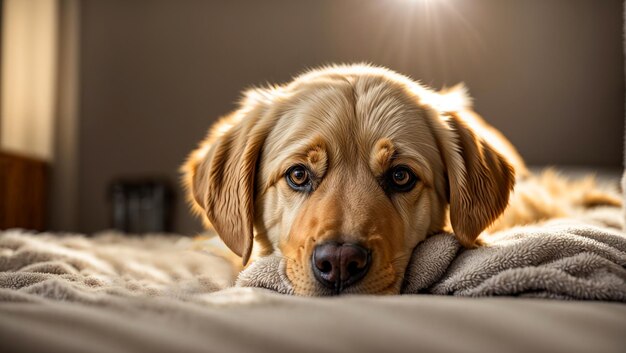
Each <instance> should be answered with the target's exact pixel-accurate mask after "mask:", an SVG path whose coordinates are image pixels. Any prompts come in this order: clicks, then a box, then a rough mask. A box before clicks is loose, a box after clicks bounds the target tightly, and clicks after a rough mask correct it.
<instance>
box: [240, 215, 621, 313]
mask: <svg viewBox="0 0 626 353" xmlns="http://www.w3.org/2000/svg"><path fill="white" fill-rule="evenodd" d="M586 217H587V219H586V222H584V221H582V220H558V221H554V222H549V223H547V224H543V225H541V226H526V227H518V228H515V229H511V230H507V231H503V232H500V233H498V234H495V235H494V236H493V237H492V238H491V239H490V244H489V245H488V246H485V247H481V248H478V249H472V250H461V245H460V244H459V243H458V241H457V240H456V238H455V237H454V236H453V235H451V234H438V235H435V236H432V237H430V238H428V239H426V241H424V242H422V243H421V244H420V245H418V246H417V248H416V249H415V251H414V253H413V257H412V260H411V262H410V264H409V266H408V270H407V273H406V274H405V283H404V288H403V290H402V292H403V293H404V294H418V293H428V294H440V295H450V294H451V295H457V296H471V297H479V296H496V295H508V296H523V297H539V298H553V299H579V300H610V301H621V302H624V301H626V268H625V267H626V236H624V234H623V233H622V232H621V231H620V230H619V229H621V214H620V212H619V210H616V209H604V210H595V211H594V212H592V213H590V214H588V215H586ZM594 223H595V224H594ZM610 225H613V226H614V227H616V228H613V229H612V228H610V227H609V226H610ZM237 284H238V285H240V286H258V287H264V288H268V289H272V290H276V291H278V292H281V293H287V294H290V293H291V292H292V289H291V286H290V285H289V281H288V280H287V279H286V276H285V274H284V265H283V264H282V259H280V258H277V257H268V258H265V259H263V260H262V261H258V262H256V263H254V264H253V265H252V266H250V267H248V268H247V269H246V270H245V271H243V272H242V273H241V275H240V276H239V278H238V281H237Z"/></svg>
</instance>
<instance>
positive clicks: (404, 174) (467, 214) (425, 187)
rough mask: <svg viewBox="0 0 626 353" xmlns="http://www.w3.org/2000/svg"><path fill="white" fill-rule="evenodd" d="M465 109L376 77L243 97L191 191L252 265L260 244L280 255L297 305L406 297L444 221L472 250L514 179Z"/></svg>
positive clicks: (205, 147)
mask: <svg viewBox="0 0 626 353" xmlns="http://www.w3.org/2000/svg"><path fill="white" fill-rule="evenodd" d="M464 99H465V98H464V92H462V89H458V90H456V91H451V92H448V93H446V94H444V93H436V92H433V91H430V90H428V89H426V88H424V87H422V86H420V85H419V84H417V83H415V82H413V81H411V80H409V79H408V78H406V77H404V76H401V75H399V74H396V73H394V72H391V71H389V70H386V69H382V68H375V67H370V66H361V65H359V66H342V67H331V68H325V69H321V70H315V71H311V72H309V73H307V74H305V75H302V76H300V77H298V78H296V79H295V80H294V81H292V82H291V83H290V84H288V85H285V86H281V87H274V88H268V89H257V90H252V91H249V92H247V94H246V96H245V98H244V100H243V101H242V103H241V107H240V108H239V109H238V110H237V111H235V112H234V113H233V114H232V115H230V116H228V117H226V118H225V119H223V120H222V121H220V122H218V123H217V124H216V125H215V126H214V128H213V129H212V131H211V132H210V133H209V136H208V137H207V139H206V140H205V141H204V142H203V143H202V144H201V146H200V147H199V148H198V149H197V150H196V151H194V152H193V153H192V154H191V155H190V157H189V159H188V161H187V163H186V164H185V166H184V171H185V182H186V185H187V186H188V188H189V191H190V192H189V194H190V196H191V198H192V200H193V203H194V205H195V206H194V207H195V209H196V211H198V212H200V213H201V214H203V215H205V219H206V220H208V222H210V224H211V225H212V226H213V227H214V229H215V230H216V231H217V233H218V234H219V235H220V237H221V238H222V239H223V241H224V242H225V243H226V245H228V247H229V248H230V249H231V250H232V251H233V252H235V253H236V254H238V255H239V256H241V257H243V262H244V264H245V263H246V262H247V261H248V259H249V257H250V254H251V251H252V247H253V242H254V241H253V240H256V243H257V244H258V246H259V249H257V250H258V251H259V253H260V254H261V255H267V254H269V253H277V254H279V255H281V256H283V257H284V259H285V260H286V272H287V277H288V278H289V280H290V281H291V283H292V285H293V288H294V290H295V292H296V293H298V294H302V295H331V294H337V293H340V292H341V293H372V294H374V293H377V294H383V293H388V294H391V293H398V292H399V290H400V286H401V284H402V278H403V274H404V270H405V268H406V266H407V264H408V260H409V258H410V256H411V253H412V250H413V248H414V247H415V246H416V245H417V244H418V243H419V242H420V241H422V240H424V239H425V238H426V236H427V235H429V234H432V233H434V232H437V231H441V230H442V229H443V228H444V227H445V225H446V224H447V222H448V217H447V215H448V214H449V216H450V217H449V222H450V224H451V226H452V229H453V231H454V234H455V235H456V236H457V238H458V240H459V241H460V242H461V243H462V244H463V245H464V246H466V247H472V246H474V244H475V240H476V238H477V237H478V235H479V234H480V233H481V232H482V231H483V230H484V229H485V228H486V227H487V226H488V225H489V224H490V223H491V222H493V221H494V220H495V219H496V218H497V217H498V216H499V215H500V214H501V213H502V212H503V210H504V208H505V207H506V205H507V202H508V197H509V192H510V190H511V189H512V187H513V183H514V176H513V169H512V167H511V166H510V165H509V164H508V163H507V161H506V160H505V158H504V157H503V156H502V155H501V154H499V153H498V152H496V151H495V150H494V149H493V148H492V147H491V146H490V145H489V144H488V143H486V142H485V141H484V140H483V139H482V138H481V137H479V136H478V134H477V133H476V131H474V129H473V128H471V127H470V126H469V125H468V124H467V122H466V121H465V120H464V119H463V118H462V114H463V109H465V107H464V105H465V103H464V102H463V101H464ZM450 103H452V104H450ZM456 103H458V104H456ZM454 105H456V106H454ZM448 211H449V212H448Z"/></svg>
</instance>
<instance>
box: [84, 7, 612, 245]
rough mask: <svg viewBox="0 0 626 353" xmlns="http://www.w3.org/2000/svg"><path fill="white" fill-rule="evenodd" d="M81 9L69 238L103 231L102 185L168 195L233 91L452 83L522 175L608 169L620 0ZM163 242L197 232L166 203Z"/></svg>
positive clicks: (105, 214)
mask: <svg viewBox="0 0 626 353" xmlns="http://www.w3.org/2000/svg"><path fill="white" fill-rule="evenodd" d="M428 4H429V5H428V6H429V10H428V11H427V8H426V7H425V5H424V2H421V1H413V2H412V1H408V0H376V1H366V0H343V1H336V0H325V1H295V0H283V1H276V0H263V1H259V0H249V1H233V0H230V1H226V0H225V1H127V0H118V1H110V0H107V1H105V0H101V1H96V0H84V1H82V2H81V6H82V18H81V28H82V30H81V51H80V60H81V63H82V67H81V71H80V83H81V90H80V124H79V125H80V130H79V132H80V133H79V139H80V143H79V149H78V150H79V164H78V176H79V178H78V180H79V181H78V184H77V187H78V223H77V226H76V228H77V230H80V231H85V232H92V231H96V230H99V229H102V228H104V227H106V226H107V224H108V218H107V217H108V211H107V210H108V209H107V204H106V202H105V192H106V186H107V183H108V182H109V181H110V180H111V178H113V177H117V176H123V175H153V174H156V175H165V176H169V177H170V178H172V180H176V178H177V176H178V174H177V168H178V166H179V165H180V163H181V162H182V161H183V159H184V157H185V155H186V153H187V152H188V151H189V150H191V149H192V148H193V147H194V146H195V145H196V143H197V142H198V141H199V140H200V139H201V138H202V137H203V136H204V134H205V132H206V129H207V128H208V127H209V125H210V124H211V122H212V121H214V120H215V119H216V118H217V117H218V116H219V115H221V114H225V113H227V112H228V111H229V110H231V109H233V107H234V103H233V102H235V101H236V100H237V99H238V97H239V92H240V90H241V89H242V88H245V87H249V86H250V85H254V84H264V83H266V82H284V81H286V80H288V79H289V78H290V77H291V76H292V75H294V74H296V73H298V72H300V71H302V70H303V69H304V68H306V67H311V66H316V65H320V64H324V63H332V62H353V61H368V62H372V63H376V64H380V65H385V66H388V67H390V68H392V69H395V70H398V71H400V72H403V73H406V74H408V75H410V76H412V77H414V78H417V79H420V80H422V81H423V82H424V83H427V84H432V85H434V86H435V87H441V86H442V85H453V84H455V83H457V82H459V81H465V82H466V83H467V85H468V86H469V88H470V92H471V94H472V95H473V96H474V98H475V100H476V108H477V110H478V111H479V112H480V113H481V114H483V115H484V116H485V117H486V118H487V119H488V120H489V121H491V122H492V123H493V124H494V125H495V126H496V127H498V128H500V129H501V130H502V131H503V132H504V133H505V134H506V135H507V136H509V137H510V139H511V140H512V141H513V143H515V144H516V145H517V146H518V147H519V149H520V152H521V153H522V155H523V156H524V157H525V158H526V159H527V160H528V162H529V163H531V164H564V165H587V166H596V167H619V166H620V165H621V161H622V142H623V141H622V138H623V131H624V80H623V77H624V67H623V64H624V61H623V53H622V11H621V8H622V3H621V1H619V0H614V1H611V0H602V1H596V0H550V1H546V0H528V1H517V0H447V1H444V0H441V1H430V2H428ZM177 206H178V208H177V210H176V214H177V216H176V224H175V226H176V230H177V231H179V232H184V233H193V232H195V231H197V230H199V229H200V227H199V223H198V222H197V221H196V220H194V219H192V218H191V217H190V216H189V212H188V210H187V208H186V207H185V205H184V202H183V200H182V197H180V195H179V199H178V204H177Z"/></svg>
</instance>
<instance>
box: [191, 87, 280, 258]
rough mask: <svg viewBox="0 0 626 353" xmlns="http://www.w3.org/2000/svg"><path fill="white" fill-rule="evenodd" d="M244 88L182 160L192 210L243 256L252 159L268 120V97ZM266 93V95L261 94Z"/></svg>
mask: <svg viewBox="0 0 626 353" xmlns="http://www.w3.org/2000/svg"><path fill="white" fill-rule="evenodd" d="M253 93H254V92H249V93H248V97H247V99H245V100H244V101H243V103H242V104H241V108H240V109H239V110H238V111H235V112H234V113H233V114H232V115H231V116H228V117H226V118H225V119H222V120H221V121H220V122H218V123H217V124H215V126H214V127H213V129H212V130H211V132H210V133H209V135H208V137H207V139H206V140H205V141H204V142H203V143H202V144H201V145H200V147H199V148H198V149H197V150H195V151H194V152H192V153H191V155H190V156H189V158H188V160H187V162H186V163H185V165H184V166H183V168H182V170H183V173H184V179H185V180H184V182H185V184H186V186H187V189H188V195H189V198H190V199H192V203H193V204H194V208H195V211H196V212H197V213H202V214H204V215H205V216H206V219H205V221H207V220H208V222H210V225H212V226H213V228H214V229H215V231H216V232H217V234H218V235H219V236H220V238H222V240H223V241H224V243H225V244H226V245H227V246H228V248H230V250H232V251H233V252H234V253H235V254H237V255H238V256H241V257H242V259H243V264H244V266H245V264H246V263H247V262H248V259H249V258H250V253H251V252H252V245H253V238H254V234H253V221H254V191H255V185H254V184H255V183H254V182H255V176H256V165H257V160H258V158H259V155H260V151H261V147H262V145H263V143H264V141H265V139H266V137H267V135H268V134H269V132H270V130H271V127H272V126H273V120H274V119H273V118H272V117H271V114H269V113H268V112H267V110H268V109H267V108H268V104H267V102H261V101H260V100H259V99H255V97H254V96H253ZM265 98H267V96H266V97H265Z"/></svg>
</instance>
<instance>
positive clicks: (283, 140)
mask: <svg viewBox="0 0 626 353" xmlns="http://www.w3.org/2000/svg"><path fill="white" fill-rule="evenodd" d="M277 113H278V114H280V118H279V120H278V122H277V124H276V126H275V127H274V129H273V130H272V131H271V133H270V135H269V137H268V139H267V141H266V144H265V148H264V152H263V155H264V157H265V158H268V156H272V159H273V160H275V161H276V163H279V162H280V160H281V157H282V158H287V157H288V156H290V155H292V154H294V153H296V152H298V151H301V150H302V149H303V148H306V146H307V145H308V144H310V143H311V141H312V140H319V139H321V140H323V141H324V142H325V148H326V151H327V153H328V154H329V157H330V158H329V159H330V160H331V161H335V162H340V161H346V160H347V161H350V160H352V161H353V160H355V159H361V160H364V161H367V160H368V159H369V157H370V153H372V150H373V149H374V148H375V146H376V144H377V142H378V141H380V140H381V139H388V140H390V141H391V142H392V143H394V145H395V146H396V147H398V148H399V149H400V150H401V151H404V152H406V153H407V154H411V153H413V154H415V153H417V152H418V151H423V150H429V149H432V146H433V145H435V143H434V136H433V134H432V132H431V130H430V128H429V123H428V121H427V120H428V118H429V116H428V115H429V114H430V112H429V110H428V108H426V107H425V106H423V105H421V104H420V102H419V97H418V96H417V95H416V94H415V93H414V92H412V91H410V90H409V89H408V88H407V87H405V86H403V85H401V84H397V83H394V82H390V81H388V80H385V79H383V78H379V77H349V78H346V77H339V78H323V79H318V80H317V81H315V82H307V83H305V84H302V85H301V86H299V87H297V88H295V89H294V92H293V93H292V94H291V95H290V96H289V97H288V98H287V99H285V100H284V101H283V102H281V106H280V108H279V109H277Z"/></svg>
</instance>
